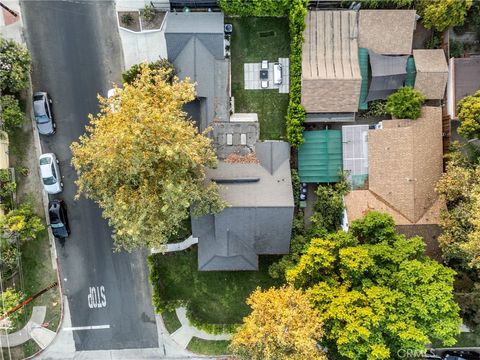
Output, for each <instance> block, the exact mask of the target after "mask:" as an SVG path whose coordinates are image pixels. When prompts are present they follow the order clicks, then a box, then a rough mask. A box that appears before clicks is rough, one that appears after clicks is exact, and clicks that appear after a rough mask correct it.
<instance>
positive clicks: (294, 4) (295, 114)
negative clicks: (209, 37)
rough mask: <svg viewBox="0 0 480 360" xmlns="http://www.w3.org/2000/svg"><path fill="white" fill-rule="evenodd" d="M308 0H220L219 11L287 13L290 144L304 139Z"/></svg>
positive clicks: (261, 13)
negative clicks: (303, 51) (305, 46)
mask: <svg viewBox="0 0 480 360" xmlns="http://www.w3.org/2000/svg"><path fill="white" fill-rule="evenodd" d="M307 5H308V0H220V7H221V8H222V11H223V12H224V13H226V14H228V15H237V16H286V15H288V17H289V23H290V25H289V28H290V41H291V43H290V49H291V54H290V101H289V104H288V111H287V139H288V141H289V143H290V144H291V145H292V146H293V147H299V146H300V145H301V144H302V142H303V122H304V121H305V110H304V109H303V107H302V105H301V98H302V89H301V87H302V47H303V40H304V39H303V31H304V30H305V17H306V16H307Z"/></svg>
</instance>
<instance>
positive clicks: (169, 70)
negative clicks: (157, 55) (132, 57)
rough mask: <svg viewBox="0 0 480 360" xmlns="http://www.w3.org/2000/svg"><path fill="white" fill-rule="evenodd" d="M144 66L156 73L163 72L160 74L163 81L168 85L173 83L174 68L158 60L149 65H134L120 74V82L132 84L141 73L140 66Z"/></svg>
mask: <svg viewBox="0 0 480 360" xmlns="http://www.w3.org/2000/svg"><path fill="white" fill-rule="evenodd" d="M143 64H146V65H147V66H148V67H149V68H150V70H153V71H154V72H155V71H158V70H163V72H162V73H161V74H162V76H164V77H165V80H166V81H167V82H169V83H171V82H172V81H173V78H174V77H175V75H176V73H175V67H174V66H173V64H172V63H170V62H169V61H168V60H167V59H159V60H157V61H153V62H150V63H142V64H134V65H132V66H131V67H130V69H128V70H127V71H125V72H124V73H123V74H122V80H123V82H124V83H127V84H130V85H131V84H133V83H134V82H135V79H137V78H138V77H139V75H140V73H141V72H142V65H143Z"/></svg>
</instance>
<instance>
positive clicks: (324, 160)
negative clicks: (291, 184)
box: [298, 130, 342, 183]
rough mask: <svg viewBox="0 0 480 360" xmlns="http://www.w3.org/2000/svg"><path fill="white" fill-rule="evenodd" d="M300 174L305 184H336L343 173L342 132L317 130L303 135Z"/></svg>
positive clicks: (299, 161) (299, 162) (300, 152)
mask: <svg viewBox="0 0 480 360" xmlns="http://www.w3.org/2000/svg"><path fill="white" fill-rule="evenodd" d="M298 172H299V175H300V181H301V182H305V183H334V182H337V181H339V180H340V176H341V172H342V132H341V131H340V130H315V131H305V132H304V133H303V143H302V145H301V146H300V149H299V151H298Z"/></svg>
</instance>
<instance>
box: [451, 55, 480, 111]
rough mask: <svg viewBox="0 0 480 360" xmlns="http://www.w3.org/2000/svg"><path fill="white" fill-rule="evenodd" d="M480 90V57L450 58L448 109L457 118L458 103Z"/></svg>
mask: <svg viewBox="0 0 480 360" xmlns="http://www.w3.org/2000/svg"><path fill="white" fill-rule="evenodd" d="M478 90H480V58H477V57H471V58H461V59H455V58H451V59H450V72H449V77H448V89H447V110H448V114H449V115H450V117H451V118H452V119H457V105H458V103H459V101H460V100H462V99H463V98H464V97H466V96H470V95H473V94H475V92H477V91H478Z"/></svg>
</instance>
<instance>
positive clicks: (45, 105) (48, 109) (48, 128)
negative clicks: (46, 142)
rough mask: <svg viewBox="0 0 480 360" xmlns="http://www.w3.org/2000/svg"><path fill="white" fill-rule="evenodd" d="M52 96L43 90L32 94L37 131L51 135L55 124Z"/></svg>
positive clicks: (53, 132)
mask: <svg viewBox="0 0 480 360" xmlns="http://www.w3.org/2000/svg"><path fill="white" fill-rule="evenodd" d="M52 103H53V102H52V98H51V97H50V96H49V95H48V94H47V93H46V92H44V91H39V92H36V93H35V94H33V113H34V115H35V122H36V123H37V128H38V132H39V133H40V134H42V135H53V134H55V129H56V127H57V125H56V124H55V120H54V118H53V112H52Z"/></svg>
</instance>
